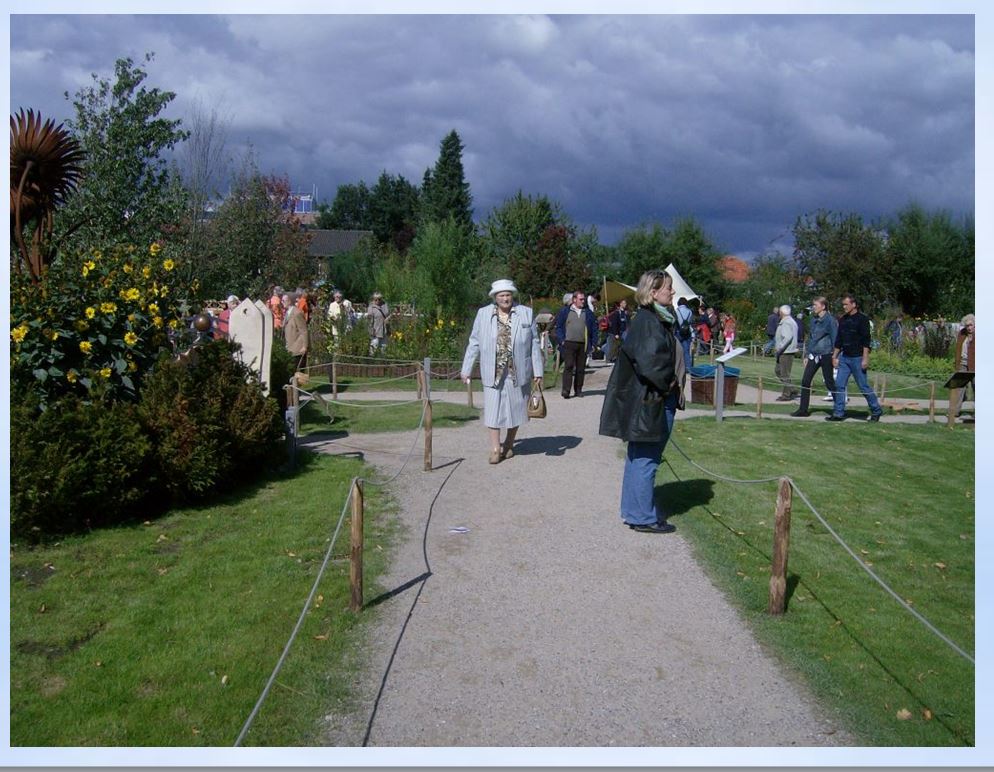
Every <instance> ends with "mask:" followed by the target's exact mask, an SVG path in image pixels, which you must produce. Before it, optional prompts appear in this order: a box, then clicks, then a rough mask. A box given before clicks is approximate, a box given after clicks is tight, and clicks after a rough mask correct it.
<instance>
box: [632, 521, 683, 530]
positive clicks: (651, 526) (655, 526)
mask: <svg viewBox="0 0 994 772" xmlns="http://www.w3.org/2000/svg"><path fill="white" fill-rule="evenodd" d="M628 527H629V528H631V529H632V530H633V531H638V532H639V533H673V531H675V530H676V526H675V525H672V524H671V523H665V522H663V523H645V524H643V525H636V524H634V523H628Z"/></svg>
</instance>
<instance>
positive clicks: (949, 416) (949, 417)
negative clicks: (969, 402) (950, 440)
mask: <svg viewBox="0 0 994 772" xmlns="http://www.w3.org/2000/svg"><path fill="white" fill-rule="evenodd" d="M955 401H956V389H950V390H949V403H948V406H947V407H946V426H948V427H949V428H950V429H952V428H953V427H954V426H955V425H956V411H955V410H954V409H953V403H954V402H955Z"/></svg>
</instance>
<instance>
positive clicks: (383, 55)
mask: <svg viewBox="0 0 994 772" xmlns="http://www.w3.org/2000/svg"><path fill="white" fill-rule="evenodd" d="M973 39H974V29H973V19H972V17H969V16H921V15H916V16H910V15H908V16H900V15H893V16H872V15H865V16H721V15H715V16H637V17H630V16H554V17H542V16H539V17H525V16H389V15H387V16H231V17H213V16H211V17H208V16H179V15H178V16H165V17H164V16H140V17H107V16H76V17H59V16H45V17H37V16H35V17H18V16H14V17H11V97H12V100H11V106H12V109H13V108H15V107H17V106H20V105H25V106H35V107H38V108H40V109H42V110H43V111H45V112H46V114H53V115H56V116H57V117H67V116H68V114H69V112H68V110H67V106H66V103H65V100H63V99H62V98H61V94H62V92H63V91H69V92H70V93H72V92H74V91H75V90H76V89H77V88H78V87H79V86H81V85H85V84H87V83H88V82H89V73H90V72H92V71H94V70H97V71H100V72H101V73H103V74H108V73H109V72H110V69H111V67H112V64H113V60H114V58H116V57H118V56H122V55H130V56H132V57H134V58H135V59H136V60H138V59H140V58H141V57H142V56H143V54H144V52H145V51H150V50H151V51H155V52H156V59H155V61H154V62H153V63H152V64H151V65H149V67H148V69H149V73H150V78H149V80H150V82H151V83H152V84H153V85H159V86H161V87H163V88H168V89H171V90H173V91H175V92H177V95H178V97H177V100H176V103H175V105H174V108H173V112H174V113H176V114H177V115H183V114H185V113H187V112H188V111H189V110H190V107H191V104H192V103H193V101H194V100H197V99H199V100H202V101H203V102H204V103H205V104H207V105H209V106H217V108H218V110H219V112H221V114H223V115H228V116H229V117H230V120H231V138H230V141H229V149H230V150H232V152H233V154H237V153H239V152H241V150H242V148H244V147H245V146H246V145H247V143H251V144H252V146H253V147H254V148H255V151H256V153H257V156H258V159H259V163H260V166H261V167H262V168H263V169H264V170H265V171H271V172H275V173H280V174H283V173H285V174H287V175H289V177H290V178H291V180H292V182H293V184H294V185H295V186H297V187H298V188H299V189H304V190H309V189H310V187H311V185H317V186H318V189H319V197H320V198H322V199H330V198H331V197H332V196H333V195H334V191H335V188H336V187H337V186H338V185H339V184H342V183H345V182H355V181H357V180H359V179H364V180H365V181H366V182H367V183H369V184H372V183H373V182H375V180H376V177H377V176H378V175H379V173H380V172H381V171H383V170H386V171H388V172H390V173H392V174H403V175H404V176H405V177H407V178H408V179H409V180H410V181H412V182H415V183H420V181H421V176H422V174H423V172H424V170H425V168H426V167H427V166H430V165H431V164H432V163H433V162H434V160H435V158H436V156H437V153H438V143H439V141H440V140H441V138H442V137H443V136H444V135H445V134H446V133H447V132H448V131H449V130H451V129H453V128H454V129H456V130H457V131H458V132H459V134H460V136H461V138H462V140H463V142H464V144H465V146H466V149H465V154H464V157H463V160H464V165H465V167H466V173H467V177H468V179H469V182H470V183H471V185H472V190H473V195H474V206H475V211H476V216H477V217H478V218H482V217H485V216H486V214H487V213H488V212H489V211H490V209H491V208H492V207H493V206H495V205H498V204H499V203H500V202H501V201H502V200H503V199H504V198H506V197H508V196H510V195H513V194H514V192H515V191H517V190H518V189H522V190H524V191H525V192H526V193H530V194H539V193H541V194H545V195H548V196H550V197H551V198H553V199H555V200H557V201H559V202H561V203H562V205H563V206H564V208H565V209H566V210H567V211H568V212H569V213H570V215H571V216H572V217H573V218H574V219H575V220H576V221H577V222H578V223H581V224H587V225H596V226H597V227H598V230H599V232H600V233H601V235H602V238H603V239H604V240H605V241H614V240H616V239H617V237H618V236H619V235H620V234H621V233H622V232H623V231H624V229H625V228H627V227H631V226H633V225H636V224H639V223H641V222H647V221H659V222H662V223H663V224H669V223H671V222H672V221H673V219H674V218H675V217H679V216H693V217H695V218H697V219H698V220H699V221H700V222H702V223H703V224H704V226H705V228H706V230H708V232H709V234H711V235H712V236H713V237H714V239H715V241H717V242H718V243H719V245H720V246H721V247H722V248H724V249H726V250H728V251H733V252H737V253H740V254H744V255H750V254H754V253H757V252H760V251H762V250H763V249H764V248H766V247H767V246H768V245H769V244H770V243H771V242H776V241H777V240H778V239H780V238H781V237H782V234H783V233H784V232H785V231H786V230H788V229H789V227H790V225H791V223H792V222H793V221H794V219H795V218H796V217H797V215H799V214H803V213H805V212H808V211H813V210H814V209H816V208H819V207H822V208H828V209H833V210H840V211H858V212H860V213H862V214H864V215H865V216H866V217H868V218H872V217H877V216H881V215H886V214H890V213H893V212H895V211H896V210H898V209H899V208H901V207H902V206H904V205H905V204H907V203H908V202H909V201H912V200H914V201H917V202H920V203H922V204H923V205H925V206H926V207H929V208H933V209H934V208H943V209H947V210H949V211H951V212H953V213H955V214H958V215H960V214H965V213H972V211H973V186H974V136H973V125H974V50H973ZM56 52H57V53H56Z"/></svg>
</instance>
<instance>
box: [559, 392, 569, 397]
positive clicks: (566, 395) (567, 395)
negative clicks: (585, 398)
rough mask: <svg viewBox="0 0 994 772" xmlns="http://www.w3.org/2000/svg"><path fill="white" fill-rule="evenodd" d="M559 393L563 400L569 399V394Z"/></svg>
mask: <svg viewBox="0 0 994 772" xmlns="http://www.w3.org/2000/svg"><path fill="white" fill-rule="evenodd" d="M559 393H560V394H561V395H562V397H563V399H569V394H567V393H566V392H565V391H561V392H559Z"/></svg>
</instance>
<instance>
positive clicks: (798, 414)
mask: <svg viewBox="0 0 994 772" xmlns="http://www.w3.org/2000/svg"><path fill="white" fill-rule="evenodd" d="M809 415H811V413H809V412H808V411H807V410H795V411H794V412H793V413H791V416H793V417H794V418H807V417H808V416H809Z"/></svg>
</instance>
